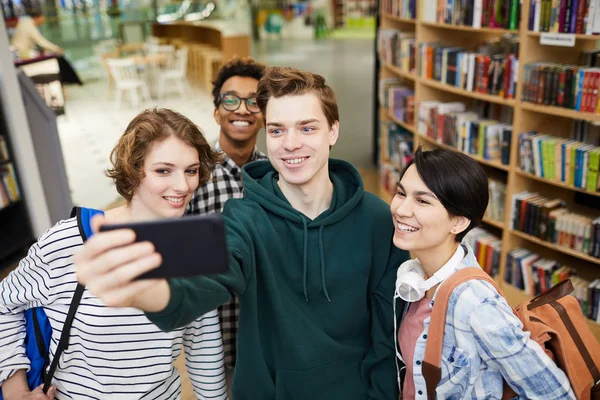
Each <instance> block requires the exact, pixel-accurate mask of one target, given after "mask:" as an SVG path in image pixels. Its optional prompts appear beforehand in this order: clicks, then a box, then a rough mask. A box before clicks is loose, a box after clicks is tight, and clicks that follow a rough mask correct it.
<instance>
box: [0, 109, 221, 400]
mask: <svg viewBox="0 0 600 400" xmlns="http://www.w3.org/2000/svg"><path fill="white" fill-rule="evenodd" d="M111 161H112V164H113V168H112V169H110V170H109V171H108V173H107V174H108V176H109V177H111V178H112V179H113V180H114V181H115V183H116V186H117V191H118V192H119V193H120V194H121V195H122V196H123V197H124V198H125V199H126V200H127V204H126V205H125V206H122V207H118V208H114V209H111V210H108V211H106V213H105V218H106V221H108V222H111V223H125V222H128V221H140V220H142V221H143V220H150V219H156V218H167V217H179V216H182V215H183V213H184V210H185V209H186V207H187V204H188V202H189V201H190V199H191V198H192V194H193V192H194V190H196V188H197V187H198V185H199V184H201V183H204V182H206V180H207V179H208V178H209V176H210V173H211V172H212V170H213V169H214V166H215V163H218V162H221V159H220V157H219V156H218V154H217V153H215V152H213V150H211V148H210V146H209V145H208V144H207V142H206V140H205V139H204V136H203V135H202V132H201V131H200V129H199V128H198V127H197V126H196V125H194V124H193V123H192V122H191V121H190V120H188V119H187V118H185V117H184V116H182V115H180V114H178V113H176V112H174V111H171V110H168V109H154V110H146V111H144V112H142V113H141V114H139V115H138V116H137V117H135V118H134V119H133V120H132V121H131V122H130V124H129V126H128V127H127V129H126V130H125V133H124V134H123V135H122V136H121V138H120V139H119V142H118V143H117V145H116V146H115V148H114V149H113V151H112V154H111ZM80 229H81V227H79V226H78V223H77V219H76V218H71V219H67V220H64V221H60V222H59V223H57V224H56V225H55V226H53V227H52V228H50V229H49V230H48V231H47V232H46V233H45V234H44V235H42V236H41V237H40V239H39V240H38V242H37V243H35V244H34V245H33V246H32V247H31V248H30V250H29V254H28V255H27V257H25V258H24V259H23V260H21V262H20V263H19V266H18V267H17V269H16V270H15V271H13V272H11V273H10V275H9V276H8V277H7V278H6V279H4V280H3V281H2V282H0V326H1V327H2V328H1V329H0V331H1V333H0V385H1V387H0V389H1V390H2V393H3V395H4V398H5V399H7V400H8V399H15V398H21V397H25V396H27V395H28V394H29V388H28V387H27V382H26V380H25V371H26V370H27V369H28V367H29V360H28V359H27V357H26V355H25V352H24V347H23V338H24V335H25V326H24V324H23V321H24V313H25V310H26V309H28V308H31V307H43V309H44V311H45V313H46V314H47V315H48V318H49V320H50V323H51V326H52V340H51V344H50V360H53V357H54V354H55V352H56V346H57V342H58V340H59V338H60V335H61V331H62V327H63V324H64V321H65V318H66V315H67V310H68V309H69V305H70V302H71V299H72V297H73V292H74V290H75V287H76V284H77V279H76V277H75V269H74V266H73V264H72V256H73V254H75V253H76V252H77V251H78V250H79V248H80V247H81V246H82V244H83V243H82V238H81V236H80V234H79V230H80ZM182 347H183V348H184V351H185V354H186V357H185V358H186V366H187V369H188V375H189V377H190V379H191V382H192V385H193V388H194V392H195V394H196V396H197V397H198V398H201V399H204V398H211V399H227V388H226V385H225V372H224V368H223V347H222V341H221V331H220V329H219V319H218V315H217V311H216V310H212V311H210V310H207V313H205V314H204V315H198V316H197V318H194V319H190V321H188V323H186V324H183V325H182V326H181V327H180V328H179V329H175V330H173V331H172V332H169V333H165V332H163V331H161V330H159V329H158V328H157V327H156V325H154V324H153V323H152V322H150V321H149V320H148V319H147V318H146V316H145V315H144V313H143V312H141V311H138V310H136V309H133V308H109V307H106V306H105V305H104V304H103V303H102V301H101V300H100V299H99V298H97V297H95V296H94V295H93V294H92V293H90V292H89V291H88V290H87V289H86V291H85V292H84V294H83V297H82V300H81V304H80V305H79V308H78V310H77V312H76V314H75V319H74V321H73V326H72V328H71V331H70V337H69V347H68V348H67V349H65V351H64V352H63V353H62V356H61V360H60V362H59V365H58V368H57V370H56V373H55V375H54V379H53V380H52V386H53V388H52V389H50V391H49V393H48V394H49V396H48V397H47V398H52V394H55V395H56V397H57V398H59V399H141V398H144V399H149V400H158V399H178V398H180V395H181V381H180V377H179V374H178V372H177V369H176V368H175V367H174V366H173V361H175V360H176V359H177V358H178V357H179V355H180V353H181V349H182ZM34 392H35V394H37V395H38V397H36V398H39V399H44V398H46V397H41V396H44V395H43V394H42V392H41V389H40V388H37V389H35V391H34Z"/></svg>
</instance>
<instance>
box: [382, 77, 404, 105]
mask: <svg viewBox="0 0 600 400" xmlns="http://www.w3.org/2000/svg"><path fill="white" fill-rule="evenodd" d="M393 86H401V81H400V79H398V78H380V79H379V93H378V97H379V104H380V106H381V107H383V108H384V109H386V110H387V109H389V103H388V100H389V96H388V91H389V88H391V87H393Z"/></svg>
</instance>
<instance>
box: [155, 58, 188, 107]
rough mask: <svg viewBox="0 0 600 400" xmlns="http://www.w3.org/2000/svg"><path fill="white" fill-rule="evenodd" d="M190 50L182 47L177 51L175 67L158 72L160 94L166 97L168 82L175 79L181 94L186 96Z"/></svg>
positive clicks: (160, 96)
mask: <svg viewBox="0 0 600 400" xmlns="http://www.w3.org/2000/svg"><path fill="white" fill-rule="evenodd" d="M187 61H188V50H187V47H182V48H181V49H179V50H177V51H176V52H175V61H174V63H173V68H170V69H167V70H164V71H160V72H159V74H158V96H159V98H161V99H162V98H164V97H165V95H166V89H167V82H168V81H173V82H174V83H175V86H177V90H178V91H179V94H180V95H181V96H182V97H183V96H185V84H186V74H187Z"/></svg>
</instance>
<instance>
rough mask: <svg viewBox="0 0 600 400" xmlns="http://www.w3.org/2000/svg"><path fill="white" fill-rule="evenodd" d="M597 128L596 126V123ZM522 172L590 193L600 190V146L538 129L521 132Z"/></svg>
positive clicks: (520, 165)
mask: <svg viewBox="0 0 600 400" xmlns="http://www.w3.org/2000/svg"><path fill="white" fill-rule="evenodd" d="M594 128H595V129H598V127H597V126H594ZM519 167H520V168H521V170H522V171H525V172H528V173H530V174H534V175H536V176H539V177H540V178H545V179H551V180H555V181H558V182H562V183H565V184H568V185H572V186H575V187H576V188H579V189H585V190H587V191H590V192H598V191H600V180H599V179H598V176H599V174H598V171H599V169H600V147H599V146H598V145H597V143H596V144H591V143H585V142H581V141H577V140H574V139H565V138H561V137H557V136H551V135H545V134H543V133H538V132H536V131H530V132H524V133H521V134H519Z"/></svg>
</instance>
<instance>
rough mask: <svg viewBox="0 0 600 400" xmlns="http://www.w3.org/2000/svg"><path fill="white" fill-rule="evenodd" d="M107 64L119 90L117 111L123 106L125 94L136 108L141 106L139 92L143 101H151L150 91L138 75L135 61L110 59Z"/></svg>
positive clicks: (116, 102) (116, 100)
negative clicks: (122, 99)
mask: <svg viewBox="0 0 600 400" xmlns="http://www.w3.org/2000/svg"><path fill="white" fill-rule="evenodd" d="M106 62H107V64H108V67H109V68H110V74H111V75H112V77H113V79H114V80H115V86H116V88H117V97H116V98H115V108H116V109H118V108H119V107H120V106H121V98H122V97H123V94H124V93H125V92H128V93H129V98H130V100H131V103H132V104H133V106H134V107H136V108H137V107H138V105H139V98H138V90H139V91H140V92H141V94H142V99H143V100H149V99H150V90H148V86H147V85H146V82H144V81H143V80H142V79H141V78H140V76H139V75H138V71H137V66H136V64H135V61H134V60H133V59H131V58H125V59H108V60H106Z"/></svg>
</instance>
